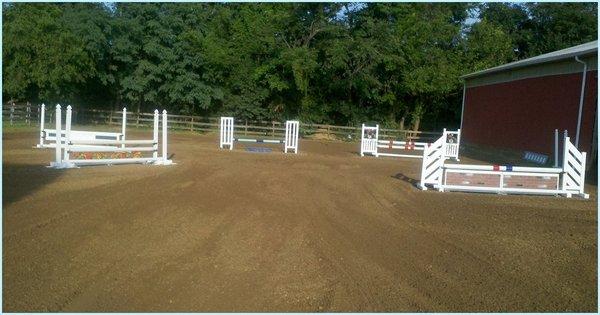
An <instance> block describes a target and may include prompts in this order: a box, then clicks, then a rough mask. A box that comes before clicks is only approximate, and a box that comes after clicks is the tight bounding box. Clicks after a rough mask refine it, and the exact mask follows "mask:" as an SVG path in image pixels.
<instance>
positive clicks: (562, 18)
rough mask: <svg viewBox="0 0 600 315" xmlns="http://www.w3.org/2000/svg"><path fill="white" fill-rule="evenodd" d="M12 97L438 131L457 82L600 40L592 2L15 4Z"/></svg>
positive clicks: (452, 104) (6, 66) (455, 112)
mask: <svg viewBox="0 0 600 315" xmlns="http://www.w3.org/2000/svg"><path fill="white" fill-rule="evenodd" d="M2 9H3V12H2V16H3V22H4V23H3V29H2V31H3V43H2V44H3V56H2V57H3V61H4V62H3V69H2V73H3V91H2V92H3V100H4V101H6V100H9V99H16V100H23V101H33V102H46V103H55V102H60V103H68V104H72V105H75V106H78V107H83V108H104V109H108V108H120V107H122V106H128V107H129V108H130V109H132V110H138V111H145V110H151V109H154V108H156V107H160V108H165V109H167V110H169V111H170V112H174V113H181V114H197V115H220V114H227V115H234V116H235V117H237V118H247V119H276V120H281V119H285V118H298V119H300V120H302V121H305V122H318V123H335V124H357V123H360V122H366V121H377V122H379V123H381V124H383V125H389V126H394V127H409V128H414V129H422V128H426V129H435V128H438V127H440V126H443V125H446V126H452V125H456V124H458V122H459V117H460V105H461V104H460V99H461V93H462V82H461V80H460V76H461V75H464V74H467V73H470V72H473V71H477V70H481V69H485V68H489V67H493V66H496V65H500V64H503V63H506V62H510V61H514V60H518V59H522V58H527V57H531V56H534V55H538V54H542V53H546V52H549V51H553V50H557V49H562V48H566V47H570V46H573V45H577V44H581V43H584V42H588V41H592V40H594V39H596V34H597V4H595V3H527V4H510V3H484V4H475V3H365V4H357V3H253V4H248V3H245V4H240V3H116V4H113V5H111V6H107V5H106V4H102V3H50V4H49V3H8V4H3V7H2Z"/></svg>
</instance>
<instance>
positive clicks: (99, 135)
mask: <svg viewBox="0 0 600 315" xmlns="http://www.w3.org/2000/svg"><path fill="white" fill-rule="evenodd" d="M45 115H46V105H44V104H42V107H41V110H40V143H38V144H37V145H36V146H35V147H36V148H39V149H47V148H54V147H56V134H57V133H56V129H48V128H45ZM126 117H127V109H126V108H123V121H122V123H121V132H120V133H117V132H100V131H80V130H71V139H72V140H76V141H79V140H125V129H126ZM61 139H63V144H64V139H66V135H65V131H61ZM82 146H83V145H82ZM88 147H90V148H94V147H96V148H97V147H98V146H97V145H89V146H88Z"/></svg>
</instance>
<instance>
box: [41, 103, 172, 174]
mask: <svg viewBox="0 0 600 315" xmlns="http://www.w3.org/2000/svg"><path fill="white" fill-rule="evenodd" d="M71 116H72V109H71V106H67V110H66V118H65V129H64V130H62V113H61V107H60V105H56V129H54V131H55V134H54V143H53V144H51V145H52V147H53V148H54V149H55V161H54V162H51V163H50V167H53V168H59V169H62V168H74V167H78V166H82V165H112V164H126V163H144V164H154V165H170V164H173V161H171V160H169V159H168V158H167V111H166V110H163V112H162V156H161V157H159V156H158V150H159V148H158V125H159V113H158V110H155V111H154V128H153V133H152V135H153V137H152V139H151V140H147V139H144V140H125V139H124V138H125V133H124V132H123V134H122V137H121V138H119V139H106V138H102V137H101V136H98V135H99V134H100V133H98V132H94V131H89V132H86V133H84V135H86V136H84V137H81V136H79V135H81V133H82V132H81V131H73V130H71ZM125 122H126V110H125V109H123V126H122V129H123V131H125ZM90 135H94V136H93V137H92V136H90ZM46 140H48V139H46ZM109 152H112V153H113V154H112V156H110V157H109V158H106V157H105V156H103V153H109ZM142 152H149V153H151V156H148V157H143V156H142V155H143V153H142ZM93 153H94V154H93ZM128 153H129V155H128ZM94 157H95V158H94Z"/></svg>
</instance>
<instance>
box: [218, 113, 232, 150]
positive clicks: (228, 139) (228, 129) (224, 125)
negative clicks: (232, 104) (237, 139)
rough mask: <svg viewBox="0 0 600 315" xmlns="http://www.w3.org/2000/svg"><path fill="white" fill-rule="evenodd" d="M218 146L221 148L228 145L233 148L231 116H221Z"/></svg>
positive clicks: (230, 148)
mask: <svg viewBox="0 0 600 315" xmlns="http://www.w3.org/2000/svg"><path fill="white" fill-rule="evenodd" d="M219 131H220V133H219V147H220V148H221V149H223V147H224V146H226V145H228V146H229V150H233V117H221V129H220V130H219Z"/></svg>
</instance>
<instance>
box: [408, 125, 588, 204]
mask: <svg viewBox="0 0 600 315" xmlns="http://www.w3.org/2000/svg"><path fill="white" fill-rule="evenodd" d="M445 146H446V142H445V141H444V139H443V138H440V139H438V140H437V141H436V142H434V143H433V144H432V145H431V146H430V147H427V148H425V150H424V151H423V164H422V166H421V181H420V183H419V187H420V188H421V189H423V190H427V188H428V187H431V188H434V189H437V190H438V191H442V192H443V191H465V192H483V193H498V194H535V195H556V196H558V195H562V196H565V197H568V198H570V197H571V196H573V195H575V196H579V197H582V198H585V199H587V198H589V195H588V194H586V193H584V184H585V162H586V153H585V152H579V150H577V148H576V147H575V146H574V145H573V144H572V143H571V141H570V139H569V137H567V136H565V137H564V150H563V166H562V167H520V166H511V165H505V166H500V165H469V164H446V163H445V160H446V159H445V157H444V152H446V149H445Z"/></svg>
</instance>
